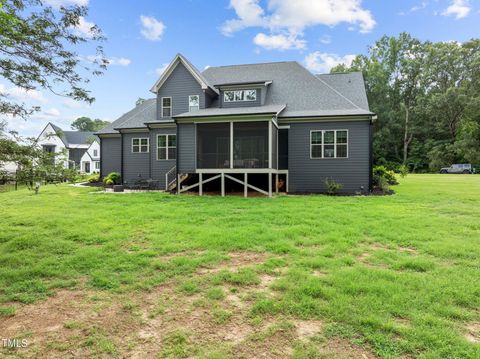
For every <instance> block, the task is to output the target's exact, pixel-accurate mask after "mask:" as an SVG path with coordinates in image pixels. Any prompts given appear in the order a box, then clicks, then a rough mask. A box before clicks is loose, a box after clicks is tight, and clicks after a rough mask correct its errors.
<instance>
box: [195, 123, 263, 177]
mask: <svg viewBox="0 0 480 359" xmlns="http://www.w3.org/2000/svg"><path fill="white" fill-rule="evenodd" d="M268 147H269V122H268V121H258V122H226V123H208V124H197V168H198V169H225V168H234V169H242V168H244V169H263V168H269V150H268Z"/></svg>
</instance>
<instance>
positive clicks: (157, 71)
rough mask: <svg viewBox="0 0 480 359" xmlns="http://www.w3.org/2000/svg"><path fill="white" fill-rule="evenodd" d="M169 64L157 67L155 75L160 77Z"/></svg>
mask: <svg viewBox="0 0 480 359" xmlns="http://www.w3.org/2000/svg"><path fill="white" fill-rule="evenodd" d="M168 65H169V64H162V66H160V67H157V68H156V69H155V73H156V74H157V75H158V76H161V75H162V74H163V72H164V71H165V70H166V69H167V67H168Z"/></svg>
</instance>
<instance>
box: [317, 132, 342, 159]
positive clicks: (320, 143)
mask: <svg viewBox="0 0 480 359" xmlns="http://www.w3.org/2000/svg"><path fill="white" fill-rule="evenodd" d="M347 157H348V131H347V130H321V131H311V132H310V158H347Z"/></svg>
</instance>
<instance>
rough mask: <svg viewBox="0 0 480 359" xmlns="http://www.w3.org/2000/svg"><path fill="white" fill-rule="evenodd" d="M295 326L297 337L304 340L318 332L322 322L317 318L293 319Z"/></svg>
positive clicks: (320, 329)
mask: <svg viewBox="0 0 480 359" xmlns="http://www.w3.org/2000/svg"><path fill="white" fill-rule="evenodd" d="M295 327H296V328H297V336H298V338H299V339H302V340H305V339H309V338H311V337H314V336H315V335H318V334H320V332H321V331H322V328H323V323H322V322H321V321H319V320H298V321H295Z"/></svg>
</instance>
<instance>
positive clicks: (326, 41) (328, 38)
mask: <svg viewBox="0 0 480 359" xmlns="http://www.w3.org/2000/svg"><path fill="white" fill-rule="evenodd" d="M320 42H321V43H322V44H325V45H328V44H330V43H331V42H332V37H331V36H330V35H323V36H322V37H321V38H320Z"/></svg>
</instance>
